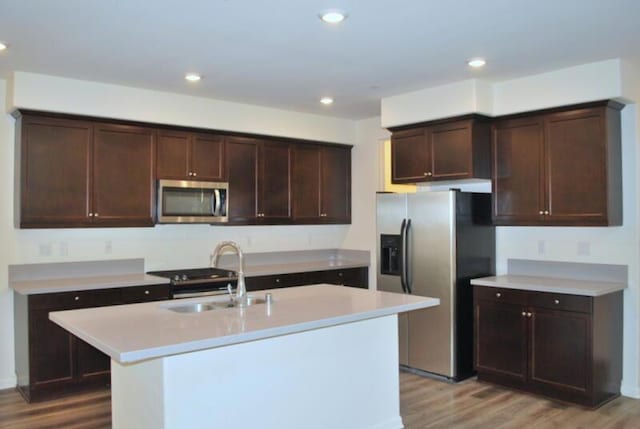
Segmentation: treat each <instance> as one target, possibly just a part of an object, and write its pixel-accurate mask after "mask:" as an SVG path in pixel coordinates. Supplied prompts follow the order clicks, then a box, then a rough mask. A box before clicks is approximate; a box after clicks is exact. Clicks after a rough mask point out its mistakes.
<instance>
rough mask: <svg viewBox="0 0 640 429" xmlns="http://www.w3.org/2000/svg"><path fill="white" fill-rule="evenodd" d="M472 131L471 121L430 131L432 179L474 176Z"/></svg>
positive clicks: (454, 123)
mask: <svg viewBox="0 0 640 429" xmlns="http://www.w3.org/2000/svg"><path fill="white" fill-rule="evenodd" d="M471 131H472V130H471V122H470V121H460V122H453V123H449V124H443V125H438V126H434V127H431V128H430V129H429V130H428V132H427V136H428V138H429V140H430V142H431V144H430V147H431V168H430V170H429V171H430V172H431V173H432V175H431V176H430V177H431V179H433V180H452V179H465V178H468V177H472V176H473V168H472V167H473V165H472V163H471V155H472V146H471V137H472V134H471Z"/></svg>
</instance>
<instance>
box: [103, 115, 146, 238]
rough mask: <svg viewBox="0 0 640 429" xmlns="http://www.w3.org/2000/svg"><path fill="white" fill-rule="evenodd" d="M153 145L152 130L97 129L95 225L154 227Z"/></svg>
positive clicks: (134, 128)
mask: <svg viewBox="0 0 640 429" xmlns="http://www.w3.org/2000/svg"><path fill="white" fill-rule="evenodd" d="M153 144H154V132H153V130H151V129H149V128H141V127H132V126H125V125H103V124H98V125H96V127H95V143H94V150H93V204H92V206H93V221H94V223H97V224H104V225H123V226H153V201H154V189H155V188H154V180H153V171H154V169H153V158H154V157H153V149H154V148H153Z"/></svg>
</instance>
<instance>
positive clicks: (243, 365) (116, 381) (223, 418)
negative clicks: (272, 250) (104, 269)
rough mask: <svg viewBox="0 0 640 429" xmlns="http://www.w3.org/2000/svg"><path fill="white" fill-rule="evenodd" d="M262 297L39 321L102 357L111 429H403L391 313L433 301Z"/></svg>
mask: <svg viewBox="0 0 640 429" xmlns="http://www.w3.org/2000/svg"><path fill="white" fill-rule="evenodd" d="M254 295H255V296H256V297H264V293H259V292H256V293H254ZM272 296H273V302H272V303H271V304H266V303H261V304H255V305H252V306H249V307H246V308H224V307H223V306H221V305H219V306H215V308H213V309H211V310H209V311H203V312H200V313H181V312H177V311H175V310H176V308H175V307H176V306H184V305H186V304H197V303H200V304H202V303H206V302H211V301H212V298H210V297H209V298H200V299H192V300H177V301H162V302H153V303H145V304H135V305H123V306H113V307H103V308H94V309H83V310H73V311H64V312H53V313H51V314H50V318H51V320H52V321H54V322H55V323H57V324H59V325H60V326H62V327H63V328H65V329H67V330H68V331H70V332H71V333H72V334H74V335H76V336H78V337H79V338H81V339H82V340H84V341H86V342H88V343H89V344H91V345H93V346H94V347H96V348H98V349H99V350H101V351H103V352H104V353H106V354H108V355H109V356H110V357H111V359H112V361H111V371H112V373H111V380H112V414H113V427H114V428H116V429H117V428H129V427H135V428H183V427H189V428H211V427H224V428H249V427H261V428H288V427H291V428H300V427H305V428H328V427H331V428H380V429H384V428H390V429H391V428H401V427H403V426H402V419H401V417H400V409H399V375H398V325H397V314H398V313H400V312H406V311H411V310H417V309H422V308H428V307H432V306H435V305H438V304H439V301H438V300H437V299H433V298H424V297H416V296H408V295H402V294H392V293H386V292H375V291H368V290H361V289H355V288H348V287H341V286H334V285H312V286H303V287H294V288H288V289H280V290H275V291H272ZM220 299H227V298H226V297H225V298H220Z"/></svg>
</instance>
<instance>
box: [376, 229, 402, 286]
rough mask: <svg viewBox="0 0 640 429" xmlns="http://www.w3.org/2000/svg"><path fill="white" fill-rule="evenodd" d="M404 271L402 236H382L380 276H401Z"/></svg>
mask: <svg viewBox="0 0 640 429" xmlns="http://www.w3.org/2000/svg"><path fill="white" fill-rule="evenodd" d="M401 269H402V236H401V235H399V234H397V235H392V234H380V274H387V275H391V276H399V275H400V270H401Z"/></svg>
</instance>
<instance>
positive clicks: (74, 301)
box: [29, 288, 120, 310]
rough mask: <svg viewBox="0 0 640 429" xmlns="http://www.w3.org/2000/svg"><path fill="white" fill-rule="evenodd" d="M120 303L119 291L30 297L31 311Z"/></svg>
mask: <svg viewBox="0 0 640 429" xmlns="http://www.w3.org/2000/svg"><path fill="white" fill-rule="evenodd" d="M119 302H120V289H118V288H114V289H97V290H86V291H77V292H61V293H46V294H41V295H30V296H29V306H30V308H31V309H34V310H36V309H42V310H47V309H48V310H67V309H73V308H88V307H100V306H104V305H114V304H118V303H119Z"/></svg>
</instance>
